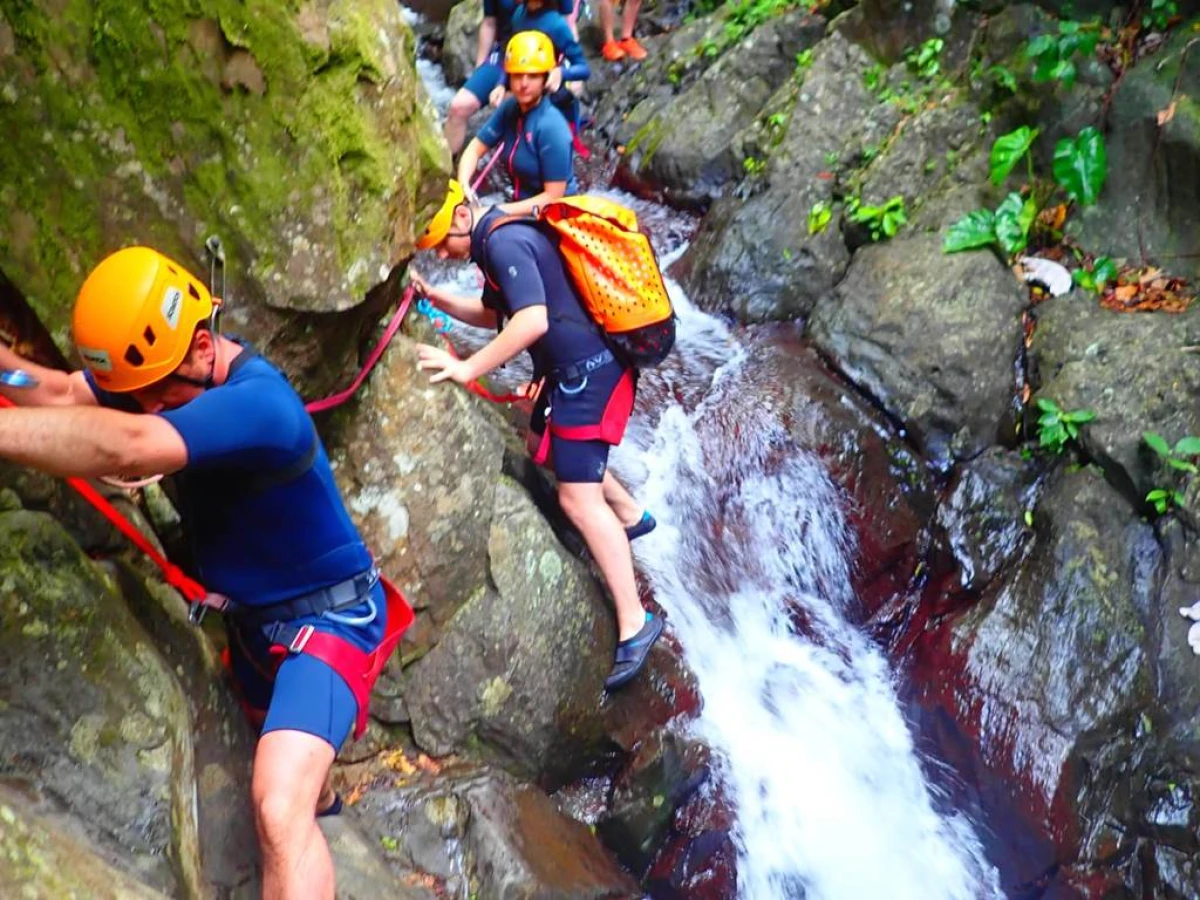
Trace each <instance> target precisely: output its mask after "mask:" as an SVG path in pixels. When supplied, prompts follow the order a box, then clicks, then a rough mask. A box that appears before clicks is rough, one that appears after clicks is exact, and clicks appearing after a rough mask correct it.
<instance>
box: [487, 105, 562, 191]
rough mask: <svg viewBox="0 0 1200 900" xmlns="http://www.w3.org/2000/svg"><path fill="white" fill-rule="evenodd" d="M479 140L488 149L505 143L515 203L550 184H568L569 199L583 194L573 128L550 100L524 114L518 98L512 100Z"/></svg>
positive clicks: (498, 110) (492, 119) (499, 111)
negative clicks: (555, 182)
mask: <svg viewBox="0 0 1200 900" xmlns="http://www.w3.org/2000/svg"><path fill="white" fill-rule="evenodd" d="M476 137H477V138H478V139H479V140H480V141H481V142H482V143H483V144H484V145H485V146H487V147H495V146H496V145H497V144H499V143H501V142H503V143H504V149H503V150H502V151H501V152H502V153H503V155H504V162H505V165H507V166H508V176H509V178H510V179H511V180H512V185H513V199H514V200H524V199H526V198H527V197H534V196H536V195H538V194H540V193H541V192H542V190H543V188H544V187H545V184H546V182H547V181H565V182H566V183H567V187H566V192H567V195H568V196H570V195H571V194H577V193H579V184H578V182H576V180H575V156H574V152H575V151H574V147H573V146H572V143H571V127H570V126H569V125H568V124H567V120H566V119H565V118H563V114H562V113H561V112H559V111H558V108H557V107H555V106H554V104H553V103H551V102H550V99H549V98H548V97H542V99H541V100H539V101H538V104H537V106H535V107H534V108H533V109H531V110H530V111H529V112H527V113H525V114H524V115H522V113H521V105H520V104H519V103H517V98H516V97H509V98H508V99H507V100H505V101H504V102H503V103H501V104H500V108H499V109H497V110H496V111H495V112H494V113H492V117H491V118H490V119H488V120H487V122H486V123H485V124H484V126H483V127H482V128H481V129H479V134H477V135H476Z"/></svg>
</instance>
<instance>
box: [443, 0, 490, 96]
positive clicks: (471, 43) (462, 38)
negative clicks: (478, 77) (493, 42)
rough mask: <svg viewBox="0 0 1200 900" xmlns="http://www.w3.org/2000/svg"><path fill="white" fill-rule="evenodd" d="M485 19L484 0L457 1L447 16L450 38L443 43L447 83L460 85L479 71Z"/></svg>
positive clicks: (447, 35) (447, 37) (447, 34)
mask: <svg viewBox="0 0 1200 900" xmlns="http://www.w3.org/2000/svg"><path fill="white" fill-rule="evenodd" d="M482 21H483V0H463V2H462V3H456V4H455V5H454V8H453V9H451V10H450V15H449V17H448V18H447V19H446V39H445V43H443V44H442V69H443V71H444V72H445V75H446V84H449V85H454V86H459V85H461V84H462V83H463V82H464V81H466V80H467V76H469V75H470V74H471V72H473V71H474V70H475V53H476V51H477V50H478V49H479V24H480V23H481V22H482Z"/></svg>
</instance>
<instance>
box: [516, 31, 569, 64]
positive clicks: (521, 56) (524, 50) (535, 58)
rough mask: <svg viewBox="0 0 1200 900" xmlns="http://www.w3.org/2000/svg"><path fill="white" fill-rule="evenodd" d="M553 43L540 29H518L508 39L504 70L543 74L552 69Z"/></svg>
mask: <svg viewBox="0 0 1200 900" xmlns="http://www.w3.org/2000/svg"><path fill="white" fill-rule="evenodd" d="M557 64H558V63H557V62H556V61H555V54H554V44H553V43H552V42H551V41H550V38H549V37H548V36H547V35H545V34H544V33H542V32H540V31H520V32H517V33H516V34H514V35H513V36H512V37H510V38H509V39H508V46H507V47H506V48H505V50H504V71H505V72H507V73H508V74H509V75H545V74H548V73H550V72H552V71H553V70H554V67H555V66H556V65H557Z"/></svg>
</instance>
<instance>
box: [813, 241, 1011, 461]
mask: <svg viewBox="0 0 1200 900" xmlns="http://www.w3.org/2000/svg"><path fill="white" fill-rule="evenodd" d="M1025 303H1026V298H1025V291H1024V290H1023V289H1022V288H1021V286H1020V285H1019V284H1018V282H1017V280H1016V279H1015V278H1013V276H1012V273H1011V272H1009V271H1008V269H1007V268H1006V267H1005V266H1004V265H1002V264H1001V263H1000V262H999V260H997V259H996V257H994V256H993V255H992V254H990V253H988V252H975V253H959V254H954V255H951V256H947V255H945V254H943V253H942V250H941V237H940V236H938V235H920V236H914V237H904V236H900V237H897V238H893V239H892V240H890V241H886V242H884V243H881V244H875V245H872V246H868V247H864V248H862V249H861V250H859V251H858V253H856V254H855V256H854V261H853V263H852V264H851V266H850V270H849V272H848V273H847V275H846V278H845V279H844V280H843V281H842V282H841V283H840V284H839V285H838V286H837V289H836V290H835V291H834V292H833V293H832V294H831V295H830V296H829V297H828V298H826V299H824V300H822V301H821V302H820V303H819V304H818V305H817V308H816V309H815V310H814V312H813V316H812V319H811V320H810V323H809V333H810V334H811V336H812V338H813V340H814V341H815V342H816V344H817V346H818V347H819V348H820V349H821V350H822V352H824V353H825V354H827V355H828V356H829V357H831V358H832V360H833V361H834V364H835V365H836V366H837V367H838V368H839V369H840V370H841V371H842V372H843V373H844V374H845V375H846V377H847V378H849V379H850V381H852V382H853V383H854V384H856V385H858V386H859V388H860V389H862V390H864V391H865V392H866V393H868V394H869V395H870V396H872V397H874V398H875V399H876V400H877V401H878V402H879V403H880V405H881V406H882V407H883V408H884V409H885V410H887V411H888V413H889V414H891V415H892V416H893V417H895V419H896V420H898V421H899V422H901V423H903V426H904V428H905V429H907V431H908V433H909V436H910V438H911V439H912V440H913V441H914V442H915V444H916V445H917V446H918V447H919V448H920V449H921V450H922V452H923V453H924V455H925V456H926V458H927V459H929V461H930V462H932V463H933V464H934V465H936V466H938V467H942V468H944V467H947V466H949V465H950V463H951V462H952V461H953V460H956V459H958V460H961V459H969V458H971V457H973V456H976V455H978V454H979V453H980V452H981V451H982V450H984V449H985V448H986V447H988V446H989V445H991V444H993V443H995V442H996V440H997V439H998V437H999V435H1000V433H1001V431H1002V428H1003V421H1004V419H1005V417H1006V416H1007V415H1008V413H1009V410H1010V408H1011V404H1012V397H1013V392H1014V390H1015V386H1014V375H1013V361H1014V360H1015V358H1016V354H1017V352H1018V349H1019V346H1020V341H1021V310H1022V309H1023V307H1024V306H1025Z"/></svg>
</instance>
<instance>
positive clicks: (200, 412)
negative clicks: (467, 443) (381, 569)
mask: <svg viewBox="0 0 1200 900" xmlns="http://www.w3.org/2000/svg"><path fill="white" fill-rule="evenodd" d="M88 381H89V383H90V385H91V387H92V390H93V392H94V393H95V394H96V397H97V400H98V401H99V402H100V403H101V405H103V406H109V407H113V408H117V409H124V410H126V411H137V407H136V404H133V401H132V398H129V397H127V396H123V395H121V394H113V393H109V392H107V391H104V390H102V389H100V388H98V387H97V386H96V384H95V382H94V381H93V380H92V379H91V378H90V377H89V379H88ZM131 405H132V406H131ZM160 415H161V416H162V417H163V418H164V419H166V420H167V421H168V422H170V423H171V425H172V426H173V427H174V428H175V430H176V431H178V432H179V434H180V435H181V436H182V437H183V441H184V444H185V445H186V446H187V454H188V461H187V467H186V468H185V469H184V470H183V471H182V472H180V473H177V474H176V476H175V477H176V480H177V483H178V486H179V498H180V507H181V510H180V511H181V514H182V515H183V517H184V519H185V521H186V522H187V525H188V529H189V532H190V534H191V535H192V543H193V549H194V551H195V554H196V565H197V573H196V574H197V575H198V576H199V578H200V580H201V582H202V583H203V584H204V586H205V587H207V588H208V589H209V590H210V591H213V592H215V593H220V594H225V595H226V596H228V597H230V598H232V599H233V600H234V601H236V602H237V603H241V604H245V605H247V606H265V605H269V604H272V603H279V602H281V601H284V600H289V599H291V598H293V597H298V596H300V595H302V594H307V593H309V592H311V591H315V590H317V589H319V588H322V587H327V586H329V585H332V584H337V583H338V582H341V581H345V580H347V579H349V578H352V577H354V576H355V575H357V574H359V573H360V572H363V571H365V570H367V569H368V568H370V566H371V555H370V553H369V552H368V550H367V548H366V546H365V545H364V544H363V542H362V539H361V538H360V537H359V534H358V530H357V529H356V528H355V527H354V523H353V522H351V520H350V516H349V514H348V513H347V512H346V507H345V505H344V504H343V503H342V498H341V494H340V493H339V491H338V488H337V484H336V483H335V482H334V479H333V472H332V470H331V469H330V467H329V458H328V456H327V455H326V453H325V448H324V446H323V445H322V444H321V441H320V438H318V437H317V434H316V429H315V428H314V427H313V422H312V419H311V418H309V415H308V412H307V411H306V410H305V409H304V401H302V400H301V399H300V397H299V395H297V394H296V392H295V390H293V389H292V386H291V385H290V384H289V383H288V382H287V379H286V378H284V376H283V375H282V374H281V373H280V372H279V371H278V370H277V369H276V368H275V367H274V366H272V365H271V364H270V363H268V362H267V361H266V360H265V359H263V358H262V357H261V356H259V355H258V354H257V353H255V352H254V351H253V350H251V349H249V348H246V349H243V351H242V352H241V353H240V354H239V355H238V356H237V357H236V358H235V359H234V360H233V363H232V364H231V366H230V370H229V376H228V378H227V380H226V381H225V383H224V384H221V385H217V386H216V387H213V388H210V389H209V390H207V391H205V392H204V393H203V394H201V395H200V396H198V397H196V398H195V399H194V400H192V401H190V402H188V403H186V404H184V405H183V406H181V407H179V408H177V409H173V410H167V411H164V412H162V413H160ZM310 460H311V463H310V462H309V461H310ZM273 482H274V483H273Z"/></svg>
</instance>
